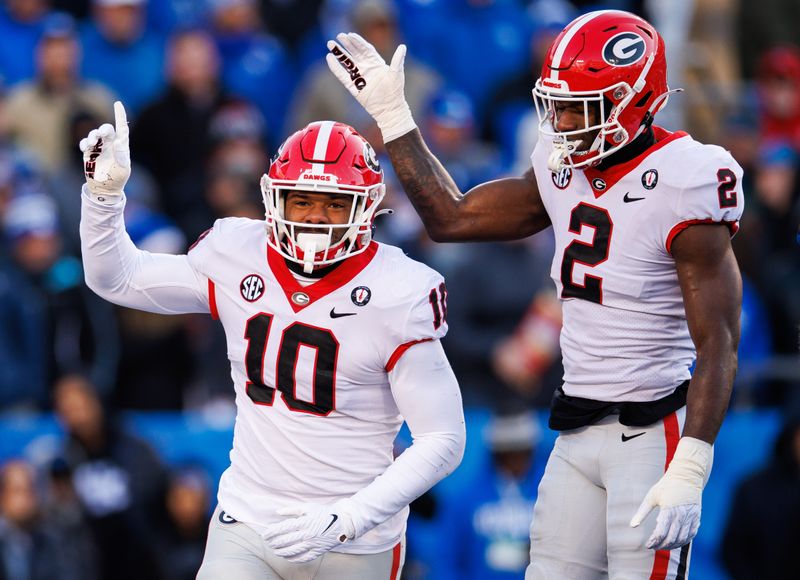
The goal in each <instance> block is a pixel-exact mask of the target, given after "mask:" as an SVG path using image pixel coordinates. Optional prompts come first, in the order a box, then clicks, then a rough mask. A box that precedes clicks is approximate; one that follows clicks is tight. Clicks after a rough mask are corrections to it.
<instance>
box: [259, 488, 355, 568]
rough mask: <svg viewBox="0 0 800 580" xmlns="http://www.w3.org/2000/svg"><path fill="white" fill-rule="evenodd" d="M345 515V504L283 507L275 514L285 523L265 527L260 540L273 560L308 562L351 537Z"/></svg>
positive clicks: (350, 525)
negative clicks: (284, 518)
mask: <svg viewBox="0 0 800 580" xmlns="http://www.w3.org/2000/svg"><path fill="white" fill-rule="evenodd" d="M347 511H348V510H347V508H346V503H345V501H339V502H336V503H334V504H332V505H316V504H307V503H303V504H296V505H291V506H287V507H285V508H282V509H279V510H278V512H277V513H278V515H280V516H288V518H289V519H286V520H284V521H282V522H278V523H275V524H271V525H269V526H267V527H266V529H265V531H264V532H263V533H262V534H261V537H262V538H264V541H265V542H266V544H267V546H268V547H269V548H270V549H272V550H273V551H274V552H275V554H276V555H277V556H280V557H282V558H286V559H287V560H289V561H290V562H296V563H302V562H309V561H311V560H313V559H315V558H319V557H320V556H321V555H322V554H324V553H325V552H327V551H329V550H331V549H332V548H335V547H336V546H339V545H340V544H343V543H344V542H346V541H347V540H348V539H352V538H353V536H355V526H354V525H353V519H352V517H351V516H350V515H349V514H348V513H347Z"/></svg>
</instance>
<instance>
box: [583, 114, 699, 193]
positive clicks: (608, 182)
mask: <svg viewBox="0 0 800 580" xmlns="http://www.w3.org/2000/svg"><path fill="white" fill-rule="evenodd" d="M653 133H654V134H655V142H654V143H653V144H652V145H651V146H650V147H648V148H647V149H645V150H644V151H642V152H641V153H639V155H637V156H636V157H634V158H633V159H629V160H628V161H624V162H622V163H618V164H616V165H612V166H611V167H608V168H606V169H604V170H600V169H598V168H596V167H587V168H586V169H584V170H583V175H584V176H585V177H586V181H588V182H589V186H590V187H591V188H592V193H594V197H595V199H597V198H598V197H600V196H601V195H603V194H604V193H605V192H607V191H608V190H609V189H611V188H612V187H613V186H614V185H616V183H617V182H618V181H619V180H620V179H622V178H623V177H625V176H626V175H627V174H628V173H630V172H631V171H633V170H634V169H635V168H636V167H637V166H638V165H639V164H640V163H641V162H642V161H644V159H645V158H646V157H647V156H648V155H651V154H652V153H655V152H656V151H658V150H659V149H661V148H662V147H664V146H665V145H667V144H669V143H672V142H673V141H675V140H676V139H680V138H681V137H686V135H687V133H686V132H685V131H675V132H674V133H672V132H670V131H667V130H666V129H662V128H661V127H653ZM597 182H601V183H602V184H603V189H597V188H596V187H595V183H597Z"/></svg>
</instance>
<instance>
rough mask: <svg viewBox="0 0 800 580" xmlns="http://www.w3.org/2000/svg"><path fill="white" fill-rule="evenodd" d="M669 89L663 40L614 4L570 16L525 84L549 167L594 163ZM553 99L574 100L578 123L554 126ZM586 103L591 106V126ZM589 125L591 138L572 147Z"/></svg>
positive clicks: (635, 132)
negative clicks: (548, 145)
mask: <svg viewBox="0 0 800 580" xmlns="http://www.w3.org/2000/svg"><path fill="white" fill-rule="evenodd" d="M670 92H671V91H670V90H669V88H668V87H667V61H666V57H665V54H664V40H663V39H662V38H661V36H660V35H659V34H658V32H657V31H656V29H655V28H653V27H652V26H651V25H650V24H649V23H647V22H646V21H645V20H643V19H641V18H639V17H638V16H636V15H634V14H631V13H629V12H623V11H620V10H600V11H597V12H589V13H587V14H584V15H583V16H580V17H578V18H576V19H575V20H573V21H572V22H570V23H569V24H568V25H567V26H566V27H565V28H564V30H562V31H561V33H560V34H559V35H558V36H557V37H556V39H555V40H554V41H553V44H552V45H551V46H550V49H549V50H548V51H547V56H546V57H545V61H544V66H542V76H540V77H539V79H538V80H537V81H536V85H535V87H534V89H533V99H534V102H535V103H536V112H537V113H538V115H539V134H540V135H542V136H545V137H547V138H550V139H552V141H553V146H554V148H553V152H552V153H551V155H550V158H549V159H548V166H549V168H550V170H551V171H560V170H561V169H563V168H565V167H571V168H579V167H587V166H591V165H595V164H596V163H598V162H599V161H600V159H602V158H603V157H606V156H608V155H610V154H611V153H613V152H614V151H617V150H618V149H620V148H621V147H624V146H625V145H627V144H628V143H630V142H631V141H633V140H634V139H635V138H636V137H638V136H639V134H640V133H641V132H642V131H644V129H645V128H646V127H647V126H649V124H650V123H651V122H652V118H653V116H654V115H655V114H656V113H657V112H658V111H659V110H661V109H662V108H663V107H664V105H665V104H666V102H667V96H668V95H669V93H670ZM559 101H560V102H564V101H567V102H573V103H574V102H578V103H580V102H582V103H583V110H584V119H585V125H586V128H584V129H580V130H577V131H564V132H559V131H556V130H555V129H554V105H555V103H556V102H559ZM590 107H596V108H597V110H598V111H599V117H598V120H597V123H596V124H594V125H592V126H589V111H590ZM590 131H599V132H598V134H597V137H596V138H595V140H594V142H593V143H592V144H591V145H590V147H589V148H588V150H585V151H576V145H577V141H576V140H575V137H576V136H578V135H580V134H582V133H586V132H590ZM570 137H572V138H573V140H572V141H570Z"/></svg>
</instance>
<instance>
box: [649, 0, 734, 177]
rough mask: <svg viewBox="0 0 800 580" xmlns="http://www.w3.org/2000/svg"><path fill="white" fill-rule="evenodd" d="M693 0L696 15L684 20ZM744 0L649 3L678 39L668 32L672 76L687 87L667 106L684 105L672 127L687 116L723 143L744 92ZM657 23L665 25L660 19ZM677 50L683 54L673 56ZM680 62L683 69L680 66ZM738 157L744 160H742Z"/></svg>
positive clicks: (708, 138) (694, 128)
mask: <svg viewBox="0 0 800 580" xmlns="http://www.w3.org/2000/svg"><path fill="white" fill-rule="evenodd" d="M691 4H694V10H693V12H694V14H692V15H691V21H690V22H688V23H687V22H685V21H684V19H685V18H686V16H687V15H688V14H687V11H686V8H687V7H691ZM739 4H740V2H739V1H738V0H692V2H690V3H689V4H688V5H685V6H684V5H683V3H682V5H681V6H680V7H679V8H680V9H679V10H674V7H673V6H672V5H670V4H665V3H663V2H658V1H657V0H655V1H653V0H650V1H649V2H648V6H650V7H651V8H653V9H654V10H655V11H656V12H659V13H660V18H659V19H660V20H662V21H664V22H665V23H668V29H669V30H671V31H672V32H671V33H672V35H673V36H676V37H677V38H676V40H678V42H675V43H671V42H670V38H667V36H666V35H665V36H664V40H665V42H666V44H667V62H668V63H670V64H669V66H670V72H673V71H674V72H676V73H677V74H675V75H674V76H672V75H671V76H669V77H668V79H667V80H668V82H669V86H671V87H682V88H683V89H685V92H684V93H683V94H681V95H679V96H677V98H675V99H674V100H673V102H670V106H669V107H667V109H665V111H662V113H663V112H667V111H670V110H671V109H672V108H673V106H674V105H676V104H677V105H678V107H676V113H675V114H673V115H672V116H671V117H670V120H671V121H674V123H672V124H671V125H667V126H666V128H667V129H672V128H673V127H677V126H680V125H681V123H680V117H681V116H685V118H686V125H687V127H688V129H689V131H690V132H691V134H692V135H693V136H694V137H695V139H699V140H701V141H705V142H707V143H719V142H720V139H721V138H722V135H723V130H724V123H725V121H726V119H727V118H729V116H730V114H731V113H732V112H733V111H734V110H735V108H736V106H737V104H738V101H739V98H740V93H741V91H742V82H741V81H742V79H741V71H740V69H739V63H738V55H737V54H736V43H737V38H736V26H735V20H736V10H737V7H738V5H739ZM670 21H672V22H670ZM655 25H656V28H658V29H659V30H661V28H660V27H659V26H658V22H656V23H655ZM684 31H685V32H684ZM681 37H682V38H681ZM670 47H672V49H671V48H670ZM671 51H672V52H671ZM674 53H677V54H676V56H677V58H671V57H672V56H673V54H674ZM676 61H677V62H676ZM676 65H678V66H680V67H681V70H679V71H676V68H677V67H676ZM736 159H737V161H739V163H742V160H741V159H738V158H736ZM745 191H746V190H745Z"/></svg>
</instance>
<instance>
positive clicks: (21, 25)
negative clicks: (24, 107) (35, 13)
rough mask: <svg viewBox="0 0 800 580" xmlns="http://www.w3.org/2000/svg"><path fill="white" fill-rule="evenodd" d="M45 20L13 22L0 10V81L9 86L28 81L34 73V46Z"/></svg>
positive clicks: (4, 11)
mask: <svg viewBox="0 0 800 580" xmlns="http://www.w3.org/2000/svg"><path fill="white" fill-rule="evenodd" d="M45 20H46V18H45V17H44V16H43V17H41V18H39V19H37V20H35V21H34V22H19V21H17V20H13V19H12V18H11V16H10V15H9V14H8V13H7V12H6V10H0V39H2V42H3V49H2V50H0V81H2V83H0V84H2V85H5V86H10V85H13V84H15V83H18V82H19V81H24V80H26V79H30V78H32V77H33V76H34V73H35V72H36V45H37V44H38V42H39V38H40V37H41V35H42V31H43V30H44V24H45Z"/></svg>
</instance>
